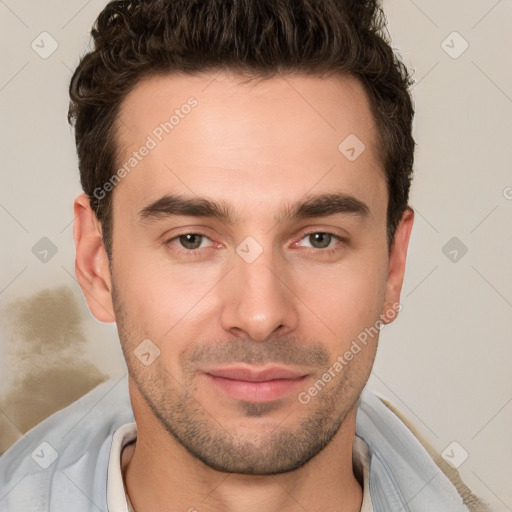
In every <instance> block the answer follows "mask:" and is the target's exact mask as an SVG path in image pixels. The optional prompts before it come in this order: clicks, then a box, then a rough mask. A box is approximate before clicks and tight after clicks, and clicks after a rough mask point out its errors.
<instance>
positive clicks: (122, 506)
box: [107, 423, 373, 512]
mask: <svg viewBox="0 0 512 512" xmlns="http://www.w3.org/2000/svg"><path fill="white" fill-rule="evenodd" d="M136 438H137V425H136V424H135V423H126V424H125V425H123V426H122V427H120V428H118V429H117V430H116V431H115V432H114V435H113V438H112V446H111V448H110V457H109V462H108V473H107V505H108V512H134V510H133V508H132V506H131V503H130V499H129V498H128V496H127V494H126V492H125V488H124V482H123V475H122V471H121V454H122V452H123V449H124V447H125V446H126V445H128V444H130V443H131V442H133V441H134V440H135V439H136ZM352 456H353V461H354V465H355V466H356V468H358V470H359V471H361V469H362V474H363V503H362V506H361V512H373V506H372V500H371V497H370V489H369V486H368V480H369V473H370V460H369V456H368V446H367V445H366V443H365V442H364V441H363V440H362V439H361V438H360V437H357V436H355V437H354V444H353V454H352Z"/></svg>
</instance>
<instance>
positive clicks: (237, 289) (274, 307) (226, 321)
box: [221, 240, 298, 341]
mask: <svg viewBox="0 0 512 512" xmlns="http://www.w3.org/2000/svg"><path fill="white" fill-rule="evenodd" d="M258 246H259V248H258ZM258 246H256V244H255V241H254V240H245V241H244V242H242V243H241V244H240V245H239V246H238V248H237V255H235V258H234V267H235V268H234V269H233V272H230V275H229V282H228V283H227V286H226V288H225V294H224V298H223V305H222V314H221V322H222V325H223V327H224V329H225V330H228V331H233V332H235V333H236V332H238V333H239V332H240V331H244V332H245V333H246V334H247V335H248V336H249V337H250V338H251V339H253V340H255V341H263V340H265V339H266V338H268V337H269V336H270V335H271V334H272V333H273V332H274V331H275V330H276V329H278V328H280V329H281V331H282V332H281V334H284V333H285V332H288V331H290V330H293V329H294V328H295V327H296V325H297V322H298V315H297V311H296V302H295V300H294V296H293V293H292V292H291V291H290V289H289V286H290V284H288V283H286V281H287V272H286V269H285V265H284V262H283V261H282V259H281V258H279V255H278V254H276V253H275V252H274V251H273V250H272V249H271V248H269V249H265V250H263V247H261V246H260V245H259V244H258ZM285 283H286V284H285Z"/></svg>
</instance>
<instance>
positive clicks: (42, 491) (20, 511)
mask: <svg viewBox="0 0 512 512" xmlns="http://www.w3.org/2000/svg"><path fill="white" fill-rule="evenodd" d="M132 422H134V417H133V412H132V410H131V406H130V400H129V394H128V382H127V377H126V376H125V377H123V378H122V379H120V380H118V381H107V382H104V383H103V384H100V385H99V386H97V387H96V388H95V389H93V390H92V391H90V392H89V393H87V394H86V395H85V396H83V397H82V398H80V399H79V400H77V401H76V402H74V403H73V404H71V405H70V406H68V407H67V408H65V409H63V410H61V411H59V412H57V413H55V414H53V415H52V416H50V417H49V418H47V419H46V420H45V421H43V422H42V423H40V424H39V425H37V426H36V427H34V428H33V429H32V430H30V431H29V432H28V433H27V434H25V436H24V437H23V438H22V439H20V440H18V441H17V442H16V443H15V444H14V445H13V446H12V447H11V448H9V450H7V451H6V452H5V453H4V454H3V455H2V456H1V457H0V511H1V512H111V511H109V509H108V506H107V475H108V471H109V458H110V452H111V447H112V439H113V434H114V433H115V432H116V430H118V429H119V428H120V427H121V426H123V425H125V424H127V423H132ZM356 435H357V436H358V437H360V438H362V439H363V440H364V441H365V443H366V445H367V447H368V455H369V461H370V470H369V490H370V495H371V502H372V505H373V508H374V510H375V512H395V511H396V512H398V511H400V512H432V511H435V512H468V509H467V507H466V506H465V505H464V504H463V502H462V498H461V497H460V495H459V494H458V492H457V491H456V489H455V488H454V486H453V485H452V483H451V482H450V481H449V480H448V478H447V477H446V476H445V475H444V473H443V472H442V471H441V470H440V469H439V468H438V466H437V465H436V464H435V463H434V461H433V460H432V459H431V457H430V456H429V455H428V454H427V452H426V451H425V449H424V448H423V446H422V445H421V443H420V442H419V441H418V440H417V439H416V437H414V435H413V434H412V433H411V432H410V431H409V430H408V429H407V428H406V427H405V426H404V424H403V423H402V422H401V421H400V420H399V419H398V418H397V416H396V415H395V414H393V412H392V411H391V410H389V409H388V408H387V407H386V406H385V405H384V404H383V403H382V402H381V400H380V399H379V398H378V397H377V396H376V395H375V394H373V393H372V392H370V391H368V390H364V391H363V393H362V395H361V399H360V403H359V408H358V413H357V424H356ZM116 464H119V461H116Z"/></svg>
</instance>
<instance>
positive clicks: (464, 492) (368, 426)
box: [356, 389, 490, 512]
mask: <svg viewBox="0 0 512 512" xmlns="http://www.w3.org/2000/svg"><path fill="white" fill-rule="evenodd" d="M356 434H357V435H358V436H360V437H362V438H363V439H364V440H365V442H366V443H367V445H368V447H369V451H370V455H371V457H372V459H374V460H373V462H372V463H373V466H374V468H375V469H374V471H373V478H374V479H376V480H379V483H380V484H381V485H384V486H387V487H393V489H394V491H396V493H397V496H398V495H399V496H400V499H403V500H405V501H406V502H408V501H414V500H415V501H417V502H419V501H423V500H425V501H426V502H428V503H430V504H432V503H435V502H436V500H439V501H440V504H442V503H448V500H449V501H450V503H453V510H468V511H470V512H489V511H490V508H489V507H488V506H487V505H486V504H485V503H483V502H482V500H480V499H479V498H478V497H477V496H475V495H474V494H473V493H472V492H471V490H470V489H469V488H468V487H467V486H466V485H465V484H464V482H463V481H462V479H461V477H460V474H459V472H458V471H457V470H456V469H454V468H452V467H451V466H450V465H449V464H448V463H447V462H446V461H444V460H443V458H442V457H441V456H440V455H439V454H438V453H437V452H436V450H435V449H434V448H433V447H432V446H431V445H430V444H429V443H428V442H427V441H426V440H425V439H424V438H422V436H421V435H420V434H419V433H418V432H417V430H416V429H415V428H414V426H413V425H412V423H411V422H410V421H408V420H407V419H406V418H405V416H404V415H402V414H400V413H399V412H398V411H397V409H396V408H395V407H394V406H392V405H391V403H390V402H389V401H387V400H386V399H384V398H382V397H380V396H377V395H376V394H375V393H373V392H372V391H370V390H368V389H365V390H364V391H363V393H362V394H361V398H360V401H359V408H358V413H357V426H356ZM379 468H381V469H382V471H379ZM383 475H386V478H384V477H383Z"/></svg>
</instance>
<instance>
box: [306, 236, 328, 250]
mask: <svg viewBox="0 0 512 512" xmlns="http://www.w3.org/2000/svg"><path fill="white" fill-rule="evenodd" d="M309 239H310V241H311V244H312V245H313V247H315V248H316V249H324V248H325V247H329V244H330V242H331V235H330V234H329V233H312V234H311V235H309ZM316 242H319V244H320V247H317V246H316V245H315V243H316Z"/></svg>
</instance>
